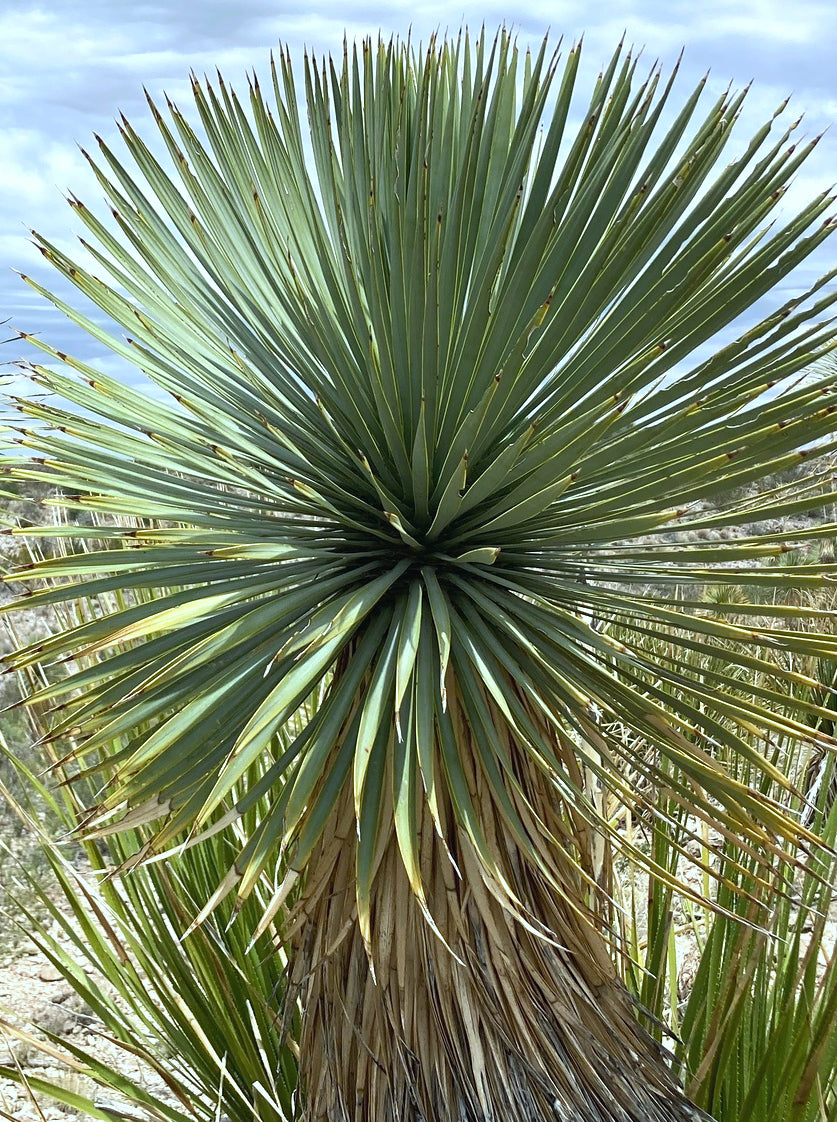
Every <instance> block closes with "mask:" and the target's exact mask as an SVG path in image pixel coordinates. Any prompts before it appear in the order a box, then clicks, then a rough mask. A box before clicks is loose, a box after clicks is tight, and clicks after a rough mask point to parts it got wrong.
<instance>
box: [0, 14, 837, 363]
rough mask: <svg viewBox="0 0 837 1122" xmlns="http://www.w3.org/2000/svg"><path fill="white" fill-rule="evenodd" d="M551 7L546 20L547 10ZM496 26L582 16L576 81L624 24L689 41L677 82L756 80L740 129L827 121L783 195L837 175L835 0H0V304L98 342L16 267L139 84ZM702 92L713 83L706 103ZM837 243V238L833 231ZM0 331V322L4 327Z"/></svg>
mask: <svg viewBox="0 0 837 1122" xmlns="http://www.w3.org/2000/svg"><path fill="white" fill-rule="evenodd" d="M545 11H548V17H549V25H550V26H549V28H548V24H547V20H546V18H545V14H544V13H545ZM483 22H484V23H485V25H486V27H487V28H488V29H489V30H490V31H493V30H494V29H495V28H496V26H498V25H499V24H501V23H503V22H506V23H507V24H508V25H509V26H510V27H512V28H513V29H515V30H516V31H517V33H518V36H519V38H520V40H521V41H522V42H524V43H525V42H531V43H536V42H539V41H540V39H541V37H542V36H543V34H544V33H545V32H546V31H547V30H548V29H549V30H550V32H551V35H552V37H553V38H554V39H555V40H557V38H558V36H559V35H562V34H563V35H564V37H565V41H573V40H575V39H577V38H578V36H579V35H580V34H581V33H582V32H584V36H585V46H584V52H583V57H584V59H585V62H584V67H585V69H584V71H583V74H585V75H586V80H584V79H583V80H582V81H581V82H580V84H579V91H580V92H582V93H586V91H587V89H588V88H589V85H590V83H591V82H592V80H593V79H594V78H595V74H596V72H597V70H598V68H599V67H600V66H601V65H602V63H604V62H605V61H606V60H607V59H608V58H609V57H610V55H611V53H612V51H613V49H614V47H615V45H616V43H617V42H618V40H619V39H620V37H621V36H622V34H623V32H624V33H625V34H626V38H627V40H628V42H630V43H633V44H634V45H636V46H642V47H643V48H644V58H645V59H646V60H647V62H648V64H649V66H650V64H651V63H652V62H653V61H654V60H655V59H659V60H660V61H661V62H662V63H663V66H664V69H665V70H666V71H668V70H670V68H671V66H672V65H673V63H674V62H675V60H676V58H677V56H678V54H679V52H680V49H681V47H685V48H686V54H685V59H684V63H683V66H682V71H681V74H682V77H681V80H680V87H679V88H680V93H681V97H682V98H685V96H687V94H688V93H689V92H690V91H691V89H692V88H693V87H694V85H695V84H696V83H697V81H698V79H699V78H700V76H701V75H702V74H703V73H704V72H706V71H707V70H709V71H710V81H709V86H710V90H709V93H710V94H711V93H713V92H715V93H717V92H720V91H721V90H722V89H723V88H724V87H725V86H726V85H727V83H728V82H730V81H732V82H733V84H734V85H736V86H740V85H743V84H746V83H747V82H749V81H750V80H752V81H753V89H752V91H751V94H750V96H749V97H748V103H747V108H746V112H745V114H744V119H743V120H742V122H741V123H740V124H739V126H738V132H739V141H738V143H739V145H743V144H744V142H745V141H746V139H747V137H748V133H749V132H751V131H753V130H754V129H755V128H756V127H757V126H758V125H759V124H761V122H762V121H763V120H765V119H766V118H768V117H769V116H770V115H771V114H772V112H773V111H774V110H775V108H776V107H777V106H778V104H779V103H780V102H781V101H782V100H783V99H784V98H785V97H786V96H787V95H788V94H791V95H792V103H791V105H792V108H793V109H795V112H796V113H797V114H799V113H803V112H804V114H805V118H804V122H803V126H802V127H801V129H800V130H799V131H800V132H802V133H805V134H806V135H813V134H815V133H818V132H820V131H821V130H823V129H825V128H827V127H828V126H829V125H831V126H832V128H831V131H830V132H829V133H826V136H825V137H824V139H823V141H822V142H821V143H820V145H819V147H818V148H817V150H816V152H815V154H814V156H813V157H812V158H811V159H810V161H809V162H808V164H807V165H806V166H805V167H804V168H803V169H802V171H801V173H800V175H799V176H798V179H797V182H796V184H795V186H794V189H793V192H792V193H791V196H790V198H789V200H788V203H787V207H788V209H795V207H794V204H795V203H800V204H801V203H802V202H804V201H807V199H808V198H810V196H811V195H812V194H815V193H817V192H818V191H819V190H822V189H824V188H826V187H829V186H830V185H831V184H833V183H834V181H835V180H837V127H835V126H837V66H835V62H834V43H835V41H837V9H835V8H834V5H833V3H831V2H821V0H793V2H790V3H789V2H787V0H786V2H784V3H783V2H780V0H703V3H702V4H701V5H700V6H698V5H693V4H688V5H686V4H677V3H674V4H672V3H671V0H668V2H667V3H663V2H661V0H645V2H644V3H638V2H623V3H618V2H614V3H611V4H610V5H608V6H607V7H606V8H604V9H603V8H602V7H601V6H596V7H594V6H591V5H589V4H586V3H576V2H573V0H558V2H555V3H552V4H549V5H544V4H543V3H542V2H538V3H533V2H530V0H515V2H514V3H513V4H509V3H502V4H501V3H496V2H494V0H488V2H483V3H473V2H464V3H463V2H460V3H459V4H457V5H452V4H450V3H422V2H414V3H410V4H400V3H390V4H382V3H379V2H376V0H366V2H363V3H354V2H351V0H350V2H347V3H340V4H335V3H330V2H327V0H322V2H319V3H317V2H315V3H313V4H310V5H308V6H307V7H305V8H304V11H303V6H301V5H299V4H298V3H293V4H291V3H289V2H288V0H205V2H203V3H200V2H198V3H183V4H174V3H171V0H131V2H128V0H87V2H82V0H42V2H41V3H31V2H29V0H4V5H3V7H2V11H0V135H2V138H3V147H2V158H0V320H4V319H11V327H13V328H17V329H19V330H25V331H30V332H41V333H42V334H43V335H44V336H45V337H47V338H48V339H49V340H50V341H51V342H52V343H53V344H55V345H56V346H58V347H61V348H63V349H67V350H70V351H72V352H73V353H75V354H77V355H78V356H79V357H81V358H84V359H85V360H87V361H90V360H91V359H93V360H96V359H98V358H99V357H100V356H99V355H97V353H96V348H95V345H93V344H92V343H91V342H90V341H89V340H87V339H86V338H85V337H84V336H83V335H81V333H80V332H78V331H77V330H76V329H74V328H72V327H71V325H69V324H67V323H66V322H65V321H64V320H63V319H62V317H61V316H60V315H59V314H58V313H57V312H55V311H53V310H52V309H51V308H50V307H49V305H47V304H45V303H44V302H43V301H42V300H40V299H39V298H38V297H37V296H36V295H35V294H33V293H32V292H31V291H30V290H29V289H28V288H27V287H26V286H25V285H24V284H23V283H22V282H21V281H20V279H19V277H17V276H16V274H15V273H14V271H13V270H14V269H18V270H21V271H25V272H29V273H31V274H32V275H34V276H36V277H38V278H39V279H41V280H42V281H43V282H44V283H46V284H49V283H51V280H52V278H51V277H50V274H49V270H48V269H46V267H45V266H43V265H42V263H41V259H40V257H39V255H38V254H37V253H36V251H35V250H34V249H33V247H32V246H31V244H30V243H29V240H28V234H27V227H34V228H35V229H37V230H38V231H40V232H41V233H42V234H44V235H46V236H47V237H49V238H50V239H52V240H54V241H56V242H57V243H58V244H59V245H61V246H62V247H69V246H71V245H72V239H73V232H74V230H75V226H74V222H73V216H72V214H71V213H70V210H69V207H67V206H66V204H65V203H64V201H63V195H64V193H65V192H67V191H68V190H72V191H73V192H74V193H75V194H77V195H78V196H80V197H81V198H82V199H83V200H84V201H85V202H87V203H88V204H95V203H96V202H97V201H98V199H99V197H100V193H99V190H98V188H97V186H96V184H95V182H93V181H92V177H91V176H90V174H89V172H88V170H87V168H86V165H85V163H84V160H83V159H82V157H81V155H80V153H79V151H78V145H80V144H82V145H87V144H89V143H90V141H91V138H92V134H93V132H94V131H95V132H99V133H101V134H102V135H104V136H105V137H106V138H108V137H112V136H113V135H114V132H115V129H114V125H113V121H114V117H115V115H116V114H117V112H119V111H122V112H124V113H125V114H126V116H127V117H128V118H129V120H131V122H132V124H134V125H135V126H136V127H137V128H138V129H139V131H140V132H145V134H146V135H150V134H151V125H150V117H149V113H148V110H147V108H146V106H145V104H144V100H143V96H142V87H143V85H145V86H146V87H147V88H148V89H149V90H150V91H151V93H152V94H154V95H159V94H160V93H161V92H162V91H163V90H165V91H167V92H168V93H169V94H170V95H172V96H173V98H174V99H175V100H177V101H178V102H179V103H180V104H181V106H182V107H184V108H185V107H186V106H187V103H188V100H189V95H188V82H187V76H188V73H189V70H190V68H193V69H195V70H196V71H197V72H198V73H203V72H211V71H213V70H214V69H215V67H216V66H217V67H218V68H219V69H220V70H221V72H222V74H223V75H224V77H225V79H227V80H228V81H229V82H231V83H232V84H233V85H235V84H238V85H239V86H242V85H243V84H244V81H243V80H244V75H245V73H246V71H247V70H248V69H251V68H252V69H255V70H256V71H257V72H262V73H264V72H265V71H266V69H267V61H268V54H269V51H270V49H271V48H273V47H275V46H276V45H277V44H278V43H279V42H280V41H283V42H285V43H287V44H288V45H289V46H290V48H291V50H292V53H293V54H294V55H295V56H297V57H300V56H301V52H302V49H303V47H304V46H307V47H309V48H312V49H313V50H314V51H315V52H316V53H318V54H320V53H325V52H328V51H335V52H337V53H339V52H340V51H341V50H342V39H343V34H344V31H345V32H346V33H347V34H348V36H349V37H350V38H355V37H357V38H361V37H363V36H364V35H366V34H370V33H371V34H375V35H376V34H377V33H378V31H379V30H380V31H382V32H383V33H384V34H385V35H386V36H388V35H389V34H391V33H398V34H401V35H404V34H406V32H407V31H408V29H409V28H412V34H413V37H414V38H415V39H422V40H426V39H427V36H428V35H429V34H430V33H431V32H432V31H434V30H436V29H441V30H444V29H445V28H448V29H449V30H451V31H457V30H458V28H459V26H460V24H462V23H465V24H467V25H469V26H470V27H471V28H477V27H478V26H479V25H480V24H481V23H483ZM708 103H709V97H708V96H707V105H708ZM834 241H835V243H837V238H835V239H834ZM835 253H837V244H835V245H834V246H833V247H832V248H826V250H825V251H822V252H821V253H820V255H819V256H818V258H817V259H816V260H815V261H814V262H813V263H812V264H810V265H806V266H805V267H804V268H803V269H801V270H800V272H799V275H798V276H797V277H795V278H794V279H793V281H792V282H791V283H790V284H787V283H786V284H785V286H783V287H784V290H783V292H782V294H781V295H782V296H784V297H786V296H787V295H788V294H789V293H788V289H789V288H793V287H794V286H798V287H799V288H802V287H803V286H804V285H805V283H806V281H810V280H811V279H812V278H813V276H814V274H815V273H819V272H824V271H825V268H826V267H827V266H828V265H829V264H832V263H833V262H834V257H835ZM5 334H8V330H7V329H6V328H0V338H2V337H4V335H5ZM23 354H24V350H23V348H22V347H21V345H20V344H18V343H16V342H15V343H11V344H8V345H7V346H5V347H3V348H2V351H0V358H5V360H6V361H9V360H11V359H14V358H16V357H18V356H20V355H23Z"/></svg>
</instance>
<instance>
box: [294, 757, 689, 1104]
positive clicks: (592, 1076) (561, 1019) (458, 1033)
mask: <svg viewBox="0 0 837 1122" xmlns="http://www.w3.org/2000/svg"><path fill="white" fill-rule="evenodd" d="M464 747H465V748H466V749H467V748H468V746H467V745H465V746H464ZM462 758H463V760H466V759H469V758H470V759H471V760H473V759H474V758H475V757H474V755H473V754H471V755H469V753H468V751H467V750H466V751H463V753H462ZM468 779H469V784H470V785H471V788H472V789H471V794H472V797H473V802H474V805H475V807H478V808H479V810H480V815H481V818H482V826H483V830H484V832H485V837H486V839H487V841H488V842H489V844H490V846H491V848H492V850H493V851H494V852H495V853H504V854H505V860H504V862H503V864H504V874H505V879H506V880H507V883H508V884H509V886H510V888H511V890H512V891H513V893H514V895H515V897H516V898H517V900H518V901H519V902H520V904H521V905H522V907H523V908H524V909H525V912H526V914H527V915H528V916H529V917H530V920H529V922H528V925H527V923H526V922H524V921H521V919H520V918H519V917H516V916H515V915H513V914H512V912H511V911H510V909H509V907H508V906H506V904H504V903H503V902H501V900H500V899H499V898H498V897H499V896H500V895H501V893H500V892H499V891H498V890H497V888H496V886H494V885H493V884H492V879H491V877H490V876H488V875H487V874H486V872H485V870H484V868H483V866H482V864H481V862H480V861H479V860H478V858H477V855H476V853H475V852H474V849H473V847H472V845H471V842H470V841H469V839H468V837H467V835H466V833H465V831H464V830H462V829H461V828H459V827H457V826H456V825H455V824H454V823H453V815H452V811H451V807H450V804H448V805H447V806H444V805H443V806H442V808H441V809H442V813H443V814H444V815H446V817H447V819H448V821H447V822H443V823H442V826H443V833H444V837H445V839H446V841H445V842H442V841H441V839H440V836H439V832H438V831H437V829H436V828H435V825H434V823H433V821H432V819H431V817H430V814H429V812H428V811H427V809H426V808H425V809H424V810H423V811H422V812H421V813H422V814H423V818H421V817H420V821H421V862H422V872H423V876H424V885H425V890H426V900H427V906H428V909H429V912H430V913H431V915H432V917H433V920H434V922H435V924H436V926H437V929H438V933H436V932H434V931H433V929H432V927H431V925H430V924H429V923H428V921H427V918H426V916H425V915H424V913H423V912H422V908H421V906H420V904H419V902H418V901H417V899H416V897H415V896H414V894H413V893H412V891H411V889H410V885H409V882H408V878H407V875H406V873H405V871H404V866H403V862H402V858H401V854H400V851H399V848H398V843H397V838H396V834H395V829H394V826H393V824H392V821H391V818H390V821H389V822H388V823H387V822H384V823H382V825H381V832H380V835H379V841H378V855H377V856H378V864H377V872H376V876H375V881H374V886H373V897H372V913H371V914H372V927H371V942H370V945H369V946H365V945H364V940H363V938H362V933H361V930H360V927H359V924H358V919H357V908H356V903H355V844H354V843H355V836H356V830H355V820H354V805H353V799H352V794H351V791H350V790H349V789H348V786H347V789H346V790H345V791H344V792H343V794H342V795H341V796H340V799H339V800H338V804H337V805H336V807H335V809H334V812H333V822H332V828H331V829H330V830H326V831H325V834H324V839H325V840H324V841H323V843H322V845H321V847H320V849H319V851H318V852H316V853H315V854H314V855H313V857H312V859H311V861H310V863H309V864H308V866H307V874H306V883H305V888H304V890H303V895H302V897H301V899H300V900H299V902H298V905H297V908H296V909H295V913H294V917H293V920H292V926H291V929H290V931H289V933H288V945H289V949H290V952H291V960H292V969H291V978H292V986H293V987H294V990H295V992H296V993H297V994H298V995H299V997H300V1001H301V1006H302V1010H303V1013H302V1035H301V1040H300V1056H301V1060H300V1065H301V1070H300V1078H301V1085H302V1088H303V1095H304V1102H305V1113H304V1117H305V1118H306V1120H307V1122H489V1120H491V1122H541V1120H543V1122H546V1120H550V1122H686V1120H688V1122H695V1120H697V1119H703V1118H705V1117H706V1116H705V1115H703V1114H702V1113H701V1112H700V1111H699V1110H697V1108H696V1107H694V1106H693V1105H692V1104H690V1103H689V1102H688V1100H687V1099H686V1098H685V1096H684V1095H683V1092H682V1091H681V1090H680V1088H679V1086H678V1083H677V1080H676V1079H675V1077H674V1076H673V1074H672V1073H671V1071H670V1069H669V1067H668V1065H667V1063H666V1060H665V1056H664V1053H663V1050H662V1049H661V1047H660V1046H659V1045H658V1044H657V1043H656V1042H655V1041H654V1040H653V1039H652V1038H651V1036H650V1035H649V1034H648V1033H646V1032H645V1030H644V1029H642V1028H641V1026H640V1025H639V1024H638V1022H637V1020H636V1017H635V1015H634V1010H633V1008H632V1003H631V998H630V996H629V994H628V992H627V990H626V989H625V987H624V985H623V984H622V982H621V980H620V978H619V977H618V973H617V971H616V969H615V968H614V966H613V963H612V960H611V956H610V953H609V949H608V944H607V941H606V938H605V935H604V934H603V932H602V930H601V929H599V930H597V929H596V927H595V925H594V919H595V917H594V916H593V913H592V912H591V910H590V908H589V907H588V905H587V904H586V901H587V900H589V899H590V897H591V887H590V882H589V880H588V879H586V878H585V877H584V876H583V875H582V873H581V871H580V869H579V867H578V864H577V862H578V860H579V840H578V839H579V837H580V836H581V835H582V834H583V831H579V830H575V831H573V833H572V834H570V833H569V831H568V821H569V820H568V819H567V816H566V814H565V815H564V817H563V819H561V820H560V821H559V819H558V815H557V812H556V810H555V804H556V803H557V801H558V800H557V799H556V797H555V793H554V789H552V788H551V786H550V785H549V784H548V783H547V782H546V781H544V780H543V777H542V776H540V775H537V774H536V775H533V774H532V769H529V771H528V776H527V780H528V781H527V782H526V784H525V795H526V798H527V800H528V801H529V803H530V806H531V807H534V808H535V809H536V810H537V811H538V813H539V815H540V816H541V818H542V820H545V821H546V822H549V823H550V825H551V827H552V828H553V831H556V830H557V831H560V833H558V836H559V837H560V836H563V837H564V838H565V840H566V841H567V847H566V848H565V849H564V848H562V847H561V846H556V845H555V843H554V842H553V841H551V843H550V845H549V846H547V845H546V844H544V843H543V841H542V845H543V853H544V854H545V855H546V854H547V853H548V854H549V858H550V861H551V869H550V872H551V877H552V878H553V883H552V884H549V883H548V882H547V878H546V877H544V876H543V875H542V874H541V873H540V872H538V871H537V870H534V869H533V868H532V865H531V863H530V862H527V861H524V860H522V859H521V857H520V853H519V851H516V847H515V846H514V844H513V841H512V840H510V838H509V835H508V832H507V830H506V828H505V825H504V823H503V820H502V818H501V816H500V815H499V814H498V813H497V810H496V808H495V807H494V806H493V804H492V802H491V800H490V799H489V798H487V797H486V795H487V792H486V791H484V790H482V789H481V781H480V772H479V768H476V767H474V770H473V771H472V773H471V775H470V776H469V777H468ZM385 790H386V787H385ZM523 790H524V784H523V781H522V780H521V793H523ZM422 805H424V804H422ZM547 815H548V816H547ZM545 816H547V817H545ZM570 824H571V823H570ZM570 846H572V847H573V852H574V855H575V860H574V861H570V860H569V858H568V856H567V854H568V852H569V848H570ZM582 848H583V847H582ZM600 860H601V856H600ZM607 861H609V858H607V857H606V863H607ZM454 863H455V864H456V866H457V868H456V869H455V868H454ZM557 876H560V877H561V878H562V880H561V881H560V884H561V885H562V886H563V888H564V893H563V895H562V893H561V892H560V891H558V890H557V889H556V887H555V884H554V880H555V878H557ZM592 895H593V896H594V897H595V896H596V893H595V891H593V893H592ZM547 932H550V933H551V937H550V936H548V935H547V934H546V933H547Z"/></svg>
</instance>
